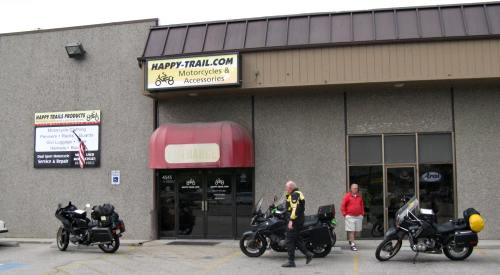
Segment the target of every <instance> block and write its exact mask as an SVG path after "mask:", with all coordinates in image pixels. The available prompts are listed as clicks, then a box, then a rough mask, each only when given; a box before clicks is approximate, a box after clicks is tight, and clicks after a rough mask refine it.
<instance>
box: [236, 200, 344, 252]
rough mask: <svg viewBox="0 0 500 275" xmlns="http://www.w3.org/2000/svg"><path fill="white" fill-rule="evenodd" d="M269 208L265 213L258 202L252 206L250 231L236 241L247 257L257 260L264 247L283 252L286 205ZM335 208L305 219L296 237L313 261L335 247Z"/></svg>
mask: <svg viewBox="0 0 500 275" xmlns="http://www.w3.org/2000/svg"><path fill="white" fill-rule="evenodd" d="M276 199H277V198H276V197H274V201H273V204H271V205H270V206H269V208H268V209H267V210H266V212H262V210H261V207H262V202H263V199H262V198H261V199H260V200H259V202H258V203H257V206H256V208H255V209H256V211H254V214H253V217H252V219H251V221H250V226H251V229H250V230H249V231H247V232H245V233H243V235H242V237H241V239H240V249H241V251H242V252H243V253H244V254H245V255H247V256H248V257H259V256H261V255H262V254H264V252H265V251H266V249H268V247H270V248H271V249H273V250H274V251H277V252H286V251H287V245H286V230H287V219H286V203H285V202H284V200H280V201H282V203H279V204H276ZM335 225H336V220H335V207H334V205H333V204H332V205H326V206H321V207H319V209H318V214H317V215H311V216H306V217H305V219H304V226H303V229H302V231H301V233H300V235H301V237H302V239H303V241H304V243H305V245H306V248H307V249H308V250H309V251H311V252H312V253H313V254H314V257H325V256H326V255H328V254H329V253H330V251H331V249H332V247H333V246H334V245H335V242H336V239H337V237H336V235H335V231H334V229H335Z"/></svg>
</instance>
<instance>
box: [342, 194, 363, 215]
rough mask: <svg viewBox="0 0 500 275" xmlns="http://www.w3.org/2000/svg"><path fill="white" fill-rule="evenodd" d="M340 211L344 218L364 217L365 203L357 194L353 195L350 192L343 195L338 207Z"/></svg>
mask: <svg viewBox="0 0 500 275" xmlns="http://www.w3.org/2000/svg"><path fill="white" fill-rule="evenodd" d="M340 211H341V212H342V215H344V216H347V215H349V216H364V215H365V203H364V202H363V198H362V197H361V195H360V194H359V193H358V194H356V195H353V194H352V193H351V192H348V193H347V194H345V196H344V198H343V199H342V204H341V206H340Z"/></svg>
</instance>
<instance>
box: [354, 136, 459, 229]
mask: <svg viewBox="0 0 500 275" xmlns="http://www.w3.org/2000/svg"><path fill="white" fill-rule="evenodd" d="M348 142H349V148H348V150H349V152H348V156H349V180H350V181H349V183H352V182H356V183H358V184H359V187H360V191H361V192H362V195H363V197H364V199H365V211H366V216H365V219H364V222H363V231H362V233H361V237H363V238H379V237H382V236H383V233H384V227H386V228H387V226H389V227H390V226H391V225H392V224H393V219H394V212H395V211H396V210H397V209H398V208H399V206H400V204H401V198H402V197H403V196H404V197H409V196H412V195H414V194H416V192H419V194H418V195H419V198H420V201H421V206H422V208H429V209H433V210H434V212H435V213H436V216H437V220H438V222H440V223H442V222H446V221H448V220H449V219H452V218H454V212H455V211H454V210H455V204H454V203H455V201H454V188H455V187H454V178H453V173H454V168H453V143H452V133H422V134H415V133H413V134H410V133H408V134H381V135H366V136H348ZM417 159H418V161H417ZM384 200H385V202H384ZM384 206H385V207H386V208H385V209H384Z"/></svg>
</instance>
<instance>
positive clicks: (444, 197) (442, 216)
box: [420, 164, 454, 222]
mask: <svg viewBox="0 0 500 275" xmlns="http://www.w3.org/2000/svg"><path fill="white" fill-rule="evenodd" d="M453 197H454V196H453V165H452V164H421V165H420V205H421V208H428V209H432V210H433V211H434V213H435V214H436V215H437V218H438V222H446V221H448V220H450V219H453V217H454V211H453V203H454V200H453Z"/></svg>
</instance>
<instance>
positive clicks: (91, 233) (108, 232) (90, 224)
mask: <svg viewBox="0 0 500 275" xmlns="http://www.w3.org/2000/svg"><path fill="white" fill-rule="evenodd" d="M86 208H90V204H87V205H86ZM55 216H56V218H57V219H59V220H60V221H61V223H62V226H60V227H59V229H58V231H57V248H59V250H61V251H65V250H66V249H67V248H68V245H69V242H71V243H73V244H80V245H87V246H90V245H97V246H99V248H100V249H101V250H102V251H104V252H106V253H114V252H116V250H118V248H119V247H120V237H121V236H122V234H123V233H124V232H125V224H124V223H123V220H120V219H119V215H118V213H116V212H115V208H114V206H113V205H111V204H103V205H96V206H94V207H92V212H91V214H90V217H91V219H89V218H87V211H85V210H80V209H78V208H77V207H76V206H75V205H73V204H71V202H69V204H68V205H67V206H65V207H62V206H61V204H59V205H58V208H57V210H56V213H55Z"/></svg>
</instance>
